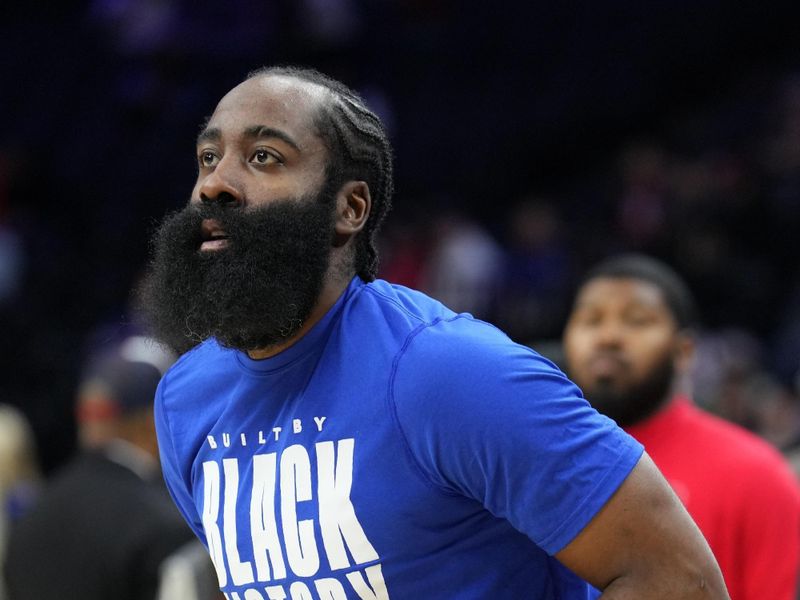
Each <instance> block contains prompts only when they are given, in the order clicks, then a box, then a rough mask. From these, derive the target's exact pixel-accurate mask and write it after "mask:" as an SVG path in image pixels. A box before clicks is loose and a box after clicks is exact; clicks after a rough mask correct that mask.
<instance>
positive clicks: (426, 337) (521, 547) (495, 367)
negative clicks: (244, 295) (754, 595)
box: [156, 278, 642, 600]
mask: <svg viewBox="0 0 800 600" xmlns="http://www.w3.org/2000/svg"><path fill="white" fill-rule="evenodd" d="M156 421H157V429H158V436H159V445H160V448H161V460H162V464H163V470H164V476H165V479H166V481H167V485H168V487H169V490H170V492H171V493H172V496H173V498H174V499H175V501H176V503H177V504H178V507H179V508H180V510H181V512H182V513H183V515H184V517H185V518H186V520H187V521H188V522H189V524H190V525H191V527H192V528H193V529H194V531H195V533H196V534H197V535H198V537H199V538H200V539H201V540H202V541H203V542H204V543H205V545H206V546H207V547H208V549H209V553H210V554H211V557H212V559H213V561H214V565H215V567H216V569H217V575H218V577H219V580H220V587H221V589H222V590H223V591H224V592H225V596H226V598H228V600H276V599H278V600H280V599H284V598H289V599H291V600H317V599H323V600H344V599H350V598H353V599H362V600H371V599H376V600H386V599H389V598H391V599H393V600H398V599H399V600H408V599H410V598H415V599H416V598H425V599H439V598H440V599H453V598H456V599H465V600H472V599H476V600H477V599H488V598H491V599H493V600H501V599H509V600H510V599H513V600H519V599H521V598H531V599H537V600H538V599H555V598H569V599H573V598H575V599H577V598H580V599H584V598H586V597H587V594H590V593H591V592H590V590H589V588H588V586H587V584H586V583H584V582H582V581H581V580H579V579H578V578H577V577H575V576H574V575H573V574H572V573H570V572H569V571H567V570H566V569H565V568H564V567H563V566H561V564H560V563H559V562H558V561H556V560H555V559H554V558H552V555H553V554H554V553H556V552H558V551H559V550H561V549H562V548H563V547H564V546H565V545H566V544H567V543H569V542H570V541H571V540H572V539H573V538H574V537H575V535H576V534H577V533H578V532H580V531H581V529H583V527H584V526H585V525H586V524H587V523H588V522H589V521H590V520H591V519H592V517H593V516H594V515H595V514H596V513H597V512H598V510H599V509H600V508H601V507H602V506H603V505H604V504H605V502H606V501H607V500H608V499H609V497H610V496H611V495H612V494H613V493H614V491H615V490H616V489H617V488H618V487H619V485H620V484H621V483H622V481H623V480H624V479H625V477H627V475H628V474H629V473H630V471H631V469H632V468H633V467H634V465H635V464H636V462H637V461H638V459H639V457H640V456H641V454H642V447H641V446H640V445H639V444H638V443H637V442H635V441H634V440H633V439H632V438H631V437H629V436H628V435H627V434H625V433H624V432H623V431H622V430H620V429H619V428H618V427H617V426H616V425H615V424H614V423H613V422H612V421H610V420H609V419H607V418H605V417H603V416H601V415H599V414H598V413H597V412H596V411H595V410H594V409H592V408H591V407H590V406H589V404H588V403H587V402H586V400H584V399H583V397H582V395H581V392H580V391H579V390H578V389H577V388H576V387H575V385H574V384H572V383H571V382H570V381H569V380H568V379H567V378H566V377H565V376H564V375H563V374H562V373H561V371H559V370H558V369H557V368H556V367H555V366H554V365H553V364H552V363H550V362H549V361H547V360H546V359H544V358H542V357H541V356H540V355H538V354H537V353H535V352H534V351H532V350H530V349H529V348H526V347H524V346H520V345H518V344H515V343H513V342H512V341H510V340H509V339H508V337H507V336H506V335H505V334H503V333H502V332H501V331H499V330H498V329H496V328H495V327H493V326H491V325H489V324H487V323H484V322H482V321H478V320H476V319H474V318H473V317H471V316H470V315H468V314H455V313H453V312H452V311H450V310H448V309H447V308H446V307H444V306H442V305H441V304H440V303H438V302H436V301H435V300H432V299H431V298H429V297H427V296H425V295H424V294H421V293H419V292H415V291H412V290H409V289H406V288H403V287H400V286H395V285H390V284H388V283H386V282H383V281H375V282H372V283H369V284H365V283H364V282H363V281H361V280H360V279H358V278H355V279H354V280H353V282H352V283H351V284H350V286H349V287H348V289H347V290H346V292H345V293H344V294H343V295H342V297H341V298H340V299H339V300H338V302H337V303H336V304H335V306H333V307H332V308H331V310H330V311H329V312H328V313H327V314H326V315H325V317H324V318H323V319H322V320H321V321H320V322H319V323H317V324H316V325H315V326H314V327H313V328H312V329H311V330H310V331H309V332H308V333H307V334H306V335H305V336H304V337H302V338H301V339H300V340H299V341H298V342H297V343H296V344H294V345H293V346H291V347H290V348H288V349H287V350H285V351H283V352H281V353H280V354H278V355H277V356H275V357H272V358H269V359H265V360H251V359H250V358H248V356H247V355H246V354H245V353H242V352H238V351H235V350H230V349H226V348H223V347H221V346H220V345H219V344H217V343H216V342H215V341H214V340H208V341H206V342H205V343H203V344H201V345H199V346H198V347H196V348H194V349H193V350H192V351H190V352H188V353H187V354H186V355H184V356H183V357H182V358H181V359H180V360H179V361H178V362H177V363H176V364H175V365H174V366H173V367H172V369H171V370H170V371H169V372H168V373H167V374H166V376H165V377H164V379H163V380H162V381H161V384H160V386H159V389H158V393H157V397H156Z"/></svg>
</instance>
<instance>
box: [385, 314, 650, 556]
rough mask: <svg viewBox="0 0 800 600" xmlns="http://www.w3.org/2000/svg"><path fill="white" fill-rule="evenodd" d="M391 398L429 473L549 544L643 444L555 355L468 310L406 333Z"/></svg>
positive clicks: (613, 485)
mask: <svg viewBox="0 0 800 600" xmlns="http://www.w3.org/2000/svg"><path fill="white" fill-rule="evenodd" d="M389 397H390V402H391V403H392V405H393V408H394V410H395V416H396V419H397V424H398V427H399V428H400V430H401V433H402V435H403V437H404V439H405V442H406V445H407V448H408V453H409V455H410V456H411V459H412V460H413V461H415V462H416V465H417V467H418V469H419V470H420V472H421V474H422V476H423V477H425V478H426V479H428V481H429V482H430V483H431V484H432V485H434V486H436V487H438V488H439V489H441V490H442V492H444V493H451V494H461V495H464V496H468V497H470V498H473V499H475V500H477V501H478V502H480V503H482V504H483V506H484V507H485V508H486V509H487V510H489V511H490V512H491V513H493V514H494V515H495V516H498V517H501V518H504V519H507V520H508V521H509V522H510V523H511V524H512V526H514V527H515V528H516V529H518V530H519V531H522V532H524V533H525V534H526V535H528V536H529V537H530V538H531V539H532V540H533V541H534V542H535V543H536V544H537V545H539V546H540V547H541V548H542V549H543V550H544V551H546V552H547V553H549V554H555V553H556V552H558V551H559V550H561V549H562V548H563V547H564V546H566V545H567V544H568V543H569V542H570V541H571V540H572V539H573V538H574V537H575V536H576V535H577V534H578V533H579V532H580V531H581V530H582V529H583V528H584V527H585V526H586V524H588V522H589V521H590V520H591V519H592V518H593V517H594V515H595V514H596V513H597V512H598V511H599V510H600V508H601V507H602V506H603V505H604V504H605V503H606V502H607V501H608V499H609V498H610V497H611V495H612V494H613V493H614V491H616V489H617V488H618V487H619V485H620V484H621V483H622V481H624V479H625V478H626V477H627V476H628V474H629V473H630V471H631V470H632V469H633V467H634V466H635V465H636V463H637V461H638V460H639V458H640V457H641V455H642V452H643V448H642V446H641V445H640V444H639V443H638V442H636V441H635V440H634V439H633V438H632V437H630V436H629V435H628V434H626V433H625V432H624V431H622V430H621V429H620V428H619V427H617V425H616V424H615V423H614V422H613V421H611V420H610V419H607V418H606V417H604V416H602V415H600V414H599V413H597V411H595V410H594V409H593V408H592V407H591V406H590V405H589V404H588V402H586V400H585V399H584V398H583V397H582V394H581V392H580V390H579V389H578V388H577V387H576V386H575V385H574V384H573V383H572V382H570V381H569V379H567V377H566V376H565V375H564V374H563V373H562V372H561V371H560V370H559V369H558V368H557V367H556V366H555V365H553V364H552V363H551V362H550V361H548V360H546V359H545V358H543V357H541V356H540V355H538V354H537V353H536V352H534V351H532V350H531V349H529V348H526V347H524V346H520V345H518V344H514V343H513V342H511V341H510V340H509V339H508V337H507V336H505V334H503V333H502V332H500V331H499V330H497V329H496V328H494V327H492V326H491V325H488V324H486V323H483V322H480V321H476V320H474V319H472V318H471V317H469V316H468V315H459V316H458V317H456V318H453V319H451V320H448V321H439V322H436V323H434V324H432V325H428V326H425V327H420V328H419V329H417V330H416V331H415V332H414V333H413V334H412V336H410V338H409V339H408V340H407V342H406V344H405V346H404V347H403V350H402V351H401V352H400V354H399V355H398V357H397V359H396V360H395V365H394V370H393V374H392V380H391V383H390V393H389Z"/></svg>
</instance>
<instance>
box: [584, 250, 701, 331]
mask: <svg viewBox="0 0 800 600" xmlns="http://www.w3.org/2000/svg"><path fill="white" fill-rule="evenodd" d="M599 277H610V278H614V279H638V280H641V281H646V282H648V283H651V284H653V285H654V286H656V287H657V288H658V289H659V290H660V291H661V294H662V296H663V297H664V302H665V303H666V305H667V307H668V308H669V310H670V312H671V313H672V316H673V317H674V318H675V321H676V322H677V324H678V327H679V328H681V329H684V328H691V327H695V326H697V324H698V315H697V306H696V303H695V299H694V296H693V295H692V292H691V291H690V290H689V286H688V285H687V284H686V282H685V281H684V280H683V279H682V278H681V276H680V275H678V273H677V271H675V270H674V269H673V268H672V267H670V266H669V265H667V264H666V263H664V262H662V261H660V260H658V259H656V258H653V257H651V256H647V255H644V254H636V253H630V254H619V255H616V256H612V257H610V258H607V259H606V260H604V261H602V262H601V263H599V264H597V265H596V266H594V267H592V268H591V269H590V270H589V271H588V272H587V273H586V275H585V276H584V278H583V280H582V281H581V284H580V286H579V288H582V287H584V286H585V285H586V284H587V283H589V282H590V281H591V280H593V279H597V278H599Z"/></svg>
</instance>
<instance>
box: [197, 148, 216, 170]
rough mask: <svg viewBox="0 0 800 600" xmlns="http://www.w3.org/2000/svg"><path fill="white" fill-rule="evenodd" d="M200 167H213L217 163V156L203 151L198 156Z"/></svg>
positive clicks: (208, 151)
mask: <svg viewBox="0 0 800 600" xmlns="http://www.w3.org/2000/svg"><path fill="white" fill-rule="evenodd" d="M198 162H199V163H200V166H201V167H213V166H214V165H215V164H216V163H217V155H216V154H214V153H213V152H211V151H210V150H205V151H203V152H201V153H200V155H199V156H198Z"/></svg>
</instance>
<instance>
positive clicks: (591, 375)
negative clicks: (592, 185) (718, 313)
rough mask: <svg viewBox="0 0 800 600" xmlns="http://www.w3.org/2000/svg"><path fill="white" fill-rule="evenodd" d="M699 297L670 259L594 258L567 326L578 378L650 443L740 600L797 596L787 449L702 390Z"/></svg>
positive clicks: (798, 557)
mask: <svg viewBox="0 0 800 600" xmlns="http://www.w3.org/2000/svg"><path fill="white" fill-rule="evenodd" d="M696 325H697V323H696V309H695V302H694V299H693V298H692V295H691V292H690V291H689V289H688V287H687V286H686V284H685V283H684V282H683V280H681V279H680V277H679V276H678V274H677V273H676V272H675V271H673V270H672V269H671V268H670V267H669V266H668V265H666V264H664V263H662V262H661V261H658V260H656V259H654V258H651V257H649V256H644V255H637V254H631V255H621V256H616V257H613V258H610V259H608V260H607V261H605V262H602V263H600V264H599V265H597V266H596V267H594V268H593V269H592V270H591V271H590V272H589V274H588V275H587V276H586V279H585V281H584V283H583V284H582V285H581V286H580V289H579V291H578V293H577V295H576V299H575V304H574V307H573V310H572V313H571V315H570V317H569V320H568V322H567V326H566V328H565V331H564V354H565V357H566V359H567V365H568V369H569V373H570V375H571V376H572V377H573V378H574V380H575V381H576V382H577V383H578V384H579V385H580V387H581V389H582V390H583V391H584V393H585V394H586V397H587V398H588V399H589V400H590V401H591V403H592V405H593V406H594V407H595V408H596V409H597V410H599V411H600V412H601V413H603V414H605V415H608V416H609V417H611V418H613V419H614V420H615V421H616V422H617V423H619V425H621V426H622V427H624V428H625V430H626V431H627V432H628V433H630V434H631V435H633V436H634V437H635V438H636V439H637V440H639V441H640V442H641V443H643V444H644V446H645V448H646V449H647V452H648V453H649V454H650V455H651V456H652V457H653V460H654V461H655V463H656V465H658V467H659V469H661V471H662V472H663V474H664V476H665V477H666V478H667V480H668V481H669V482H670V484H671V485H672V487H673V488H674V489H675V491H676V492H677V494H678V496H680V498H681V500H682V501H683V503H684V504H685V505H686V508H687V509H688V511H689V514H690V515H691V516H692V517H693V518H694V520H695V521H696V523H697V524H698V526H699V527H700V530H701V531H702V532H703V534H704V535H705V537H706V539H707V540H708V542H709V544H710V545H711V549H712V551H713V552H714V556H715V557H716V558H717V560H718V561H719V565H720V567H721V569H722V574H723V575H724V577H725V582H726V584H727V587H728V590H729V591H730V594H731V598H733V599H734V600H760V599H761V598H770V599H773V600H795V599H796V597H797V579H798V569H800V489H799V488H798V484H797V481H796V480H795V477H794V474H793V473H792V472H791V470H790V469H789V466H788V464H786V461H785V460H784V459H783V458H782V457H781V456H780V454H779V453H778V451H777V450H776V449H775V448H773V447H771V446H769V445H768V444H767V443H766V442H765V441H764V440H761V439H759V438H757V437H756V436H755V435H753V434H751V433H749V432H747V431H744V430H743V429H741V428H740V427H737V426H736V425H733V424H732V423H728V422H727V421H724V420H722V419H720V418H718V417H715V416H713V415H711V414H708V413H706V412H705V411H703V410H701V409H699V408H698V407H696V406H695V405H694V404H693V403H692V401H691V399H690V386H689V383H690V377H689V374H690V369H691V365H692V359H693V356H694V347H695V333H694V331H695V328H696Z"/></svg>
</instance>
